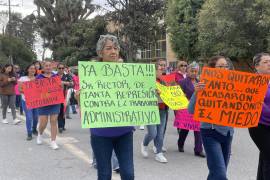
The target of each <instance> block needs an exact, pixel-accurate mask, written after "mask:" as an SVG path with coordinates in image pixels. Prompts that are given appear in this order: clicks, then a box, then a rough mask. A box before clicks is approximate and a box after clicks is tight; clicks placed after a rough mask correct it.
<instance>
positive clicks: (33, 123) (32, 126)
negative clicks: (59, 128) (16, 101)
mask: <svg viewBox="0 0 270 180" xmlns="http://www.w3.org/2000/svg"><path fill="white" fill-rule="evenodd" d="M25 72H26V74H25V75H26V76H22V77H21V78H20V79H19V80H18V82H19V91H20V92H21V95H22V107H23V110H24V113H25V116H26V129H27V139H26V140H27V141H30V140H32V134H37V124H38V110H37V109H35V108H34V109H28V108H27V107H26V102H25V97H24V94H23V89H22V83H23V82H27V81H34V80H35V79H36V77H35V75H36V68H35V65H34V64H31V65H29V66H27V68H26V70H25Z"/></svg>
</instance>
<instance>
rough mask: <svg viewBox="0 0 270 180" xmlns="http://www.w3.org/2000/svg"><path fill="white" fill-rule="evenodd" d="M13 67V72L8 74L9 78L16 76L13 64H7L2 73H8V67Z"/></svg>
mask: <svg viewBox="0 0 270 180" xmlns="http://www.w3.org/2000/svg"><path fill="white" fill-rule="evenodd" d="M9 66H11V72H9V73H8V75H9V76H15V73H14V68H13V65H12V64H6V65H5V66H4V67H3V69H2V71H1V72H2V73H6V69H7V67H9Z"/></svg>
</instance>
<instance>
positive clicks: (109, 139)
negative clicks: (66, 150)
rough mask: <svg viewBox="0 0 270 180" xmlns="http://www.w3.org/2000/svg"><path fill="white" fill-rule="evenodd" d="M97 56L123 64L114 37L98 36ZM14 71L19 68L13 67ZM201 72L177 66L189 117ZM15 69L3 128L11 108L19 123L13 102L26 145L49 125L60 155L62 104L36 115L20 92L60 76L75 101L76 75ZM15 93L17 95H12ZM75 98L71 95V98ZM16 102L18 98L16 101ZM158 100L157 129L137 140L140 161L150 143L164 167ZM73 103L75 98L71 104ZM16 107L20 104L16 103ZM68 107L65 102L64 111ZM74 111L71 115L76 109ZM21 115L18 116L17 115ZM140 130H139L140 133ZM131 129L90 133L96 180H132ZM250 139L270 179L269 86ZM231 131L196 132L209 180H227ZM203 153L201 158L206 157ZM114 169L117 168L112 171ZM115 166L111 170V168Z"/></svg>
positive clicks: (5, 82)
mask: <svg viewBox="0 0 270 180" xmlns="http://www.w3.org/2000/svg"><path fill="white" fill-rule="evenodd" d="M96 49H97V54H98V56H99V58H98V61H100V62H118V63H119V62H121V59H120V57H119V51H120V45H119V42H118V40H117V38H116V37H115V36H112V35H102V36H100V39H99V41H98V42H97V48H96ZM155 63H156V64H155V65H156V78H157V79H156V81H157V82H160V83H161V84H165V82H163V81H162V79H161V78H160V77H161V76H162V75H164V74H166V67H167V64H166V60H165V59H157V60H156V62H155ZM253 65H254V70H255V71H256V73H258V74H266V75H269V74H270V54H268V53H259V54H257V55H255V56H254V58H253ZM16 67H17V68H18V66H16ZM208 67H210V68H219V69H224V70H233V69H234V67H233V64H232V63H231V61H230V60H229V59H228V58H227V57H224V56H214V57H212V58H210V60H209V61H208ZM199 71H200V67H199V65H198V64H197V63H196V62H192V63H190V64H188V63H187V62H185V61H179V62H178V64H177V69H176V70H175V71H174V72H171V73H175V82H176V83H177V84H178V85H179V86H180V87H181V88H182V90H183V92H184V93H185V95H186V97H187V98H188V99H189V106H188V111H189V112H190V113H191V114H193V113H194V110H195V103H196V96H197V93H198V92H199V91H202V90H203V89H204V88H205V84H204V83H202V82H200V79H198V77H199V76H198V73H199ZM19 72H20V71H18V70H16V69H15V66H13V65H9V64H7V65H5V66H4V67H3V68H2V70H1V75H0V94H1V102H2V118H3V119H2V123H3V124H7V123H9V122H8V121H7V118H6V113H7V110H8V109H9V108H10V109H11V112H12V117H13V124H18V123H20V120H19V119H18V118H17V117H16V99H17V107H18V108H21V109H23V112H24V114H25V116H26V129H27V140H31V139H32V134H34V135H37V138H36V140H37V144H42V142H43V140H42V134H43V133H44V130H45V128H46V126H47V123H48V121H50V125H51V147H52V149H58V148H59V147H58V145H57V143H56V136H57V132H59V133H62V132H63V131H65V118H66V114H67V113H68V112H66V110H65V109H67V111H69V107H68V108H66V107H65V104H66V103H63V104H56V105H50V106H45V107H40V108H37V109H28V108H27V107H26V102H25V101H26V100H25V97H24V94H23V93H24V92H23V88H22V83H23V82H26V81H33V80H36V79H44V78H51V77H55V76H59V77H60V78H61V85H62V87H63V93H64V95H65V97H66V99H70V98H69V97H70V94H71V93H70V92H71V91H72V92H74V91H73V90H70V89H75V91H76V98H77V100H79V96H80V91H79V85H78V82H79V80H78V76H77V75H78V74H77V72H73V74H71V73H70V72H69V71H68V69H67V67H66V66H65V65H64V64H61V63H59V64H58V65H57V72H54V71H53V69H52V66H51V62H49V61H46V62H44V63H43V64H42V65H41V64H40V63H39V62H35V63H33V64H30V65H29V66H27V68H26V69H25V72H24V74H21V73H19ZM16 88H18V91H19V93H17V95H16ZM73 94H74V93H73ZM16 96H17V98H16ZM157 96H158V107H159V115H160V124H158V125H147V126H146V134H145V136H144V138H143V139H142V140H141V144H140V146H141V155H142V157H144V158H148V146H149V143H150V142H151V141H153V142H154V152H155V154H156V155H155V160H156V161H157V162H160V163H167V162H168V160H167V158H166V157H165V155H164V151H166V149H165V148H164V146H163V141H164V137H165V136H166V126H167V120H168V110H169V108H168V107H167V106H166V104H165V103H164V102H163V101H162V99H161V98H160V97H159V92H158V91H157ZM71 99H73V101H76V100H74V98H71ZM19 101H20V103H19ZM70 102H71V101H70V100H68V102H67V105H69V103H70ZM74 104H76V102H74V103H72V104H71V106H72V107H73V108H72V109H73V113H76V109H75V108H74V106H73V105H74ZM21 113H22V112H21ZM141 128H142V127H141ZM134 130H135V128H134V127H131V126H130V127H114V128H91V129H90V139H91V147H92V150H93V155H94V159H95V167H96V168H97V175H98V180H110V179H111V176H112V169H118V171H119V173H120V176H121V179H122V180H133V179H135V175H134V164H133V162H134V161H133V133H134ZM248 130H249V134H250V137H251V138H252V140H253V141H254V144H255V145H256V146H257V147H258V149H259V151H260V154H259V166H258V174H257V180H269V179H270V153H269V152H270V85H269V86H268V90H267V94H266V95H265V100H264V104H263V108H262V113H261V117H260V122H259V125H258V126H257V127H253V128H249V129H248ZM188 132H189V131H188V130H184V129H178V134H179V137H178V141H177V142H176V144H177V146H176V148H178V151H179V152H181V153H183V152H184V144H185V140H186V137H187V135H188ZM233 135H234V129H233V128H232V127H226V126H220V125H215V124H209V123H201V129H200V131H199V132H197V131H196V132H195V131H194V140H195V147H194V155H195V156H196V157H200V158H204V157H206V162H207V167H208V169H209V174H208V177H206V178H205V179H208V180H227V179H228V178H227V167H228V166H229V160H230V155H231V144H232V141H233ZM204 151H205V152H204ZM115 164H117V165H116V166H117V168H114V166H115ZM112 166H113V167H112Z"/></svg>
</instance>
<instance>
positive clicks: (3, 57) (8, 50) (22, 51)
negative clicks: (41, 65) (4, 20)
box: [0, 35, 36, 67]
mask: <svg viewBox="0 0 270 180" xmlns="http://www.w3.org/2000/svg"><path fill="white" fill-rule="evenodd" d="M10 56H12V59H13V63H14V64H19V65H21V66H22V67H26V66H27V65H28V64H30V63H31V62H33V61H34V60H35V59H36V56H35V54H34V52H33V51H32V50H31V49H29V48H28V47H27V46H26V45H25V43H24V42H23V41H22V40H21V39H20V38H17V37H13V36H9V35H0V62H1V64H5V63H10V62H9V57H10Z"/></svg>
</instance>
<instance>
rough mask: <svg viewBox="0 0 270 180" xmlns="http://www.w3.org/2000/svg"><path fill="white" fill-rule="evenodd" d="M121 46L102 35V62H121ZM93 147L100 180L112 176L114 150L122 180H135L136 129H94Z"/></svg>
mask: <svg viewBox="0 0 270 180" xmlns="http://www.w3.org/2000/svg"><path fill="white" fill-rule="evenodd" d="M119 51H120V45H119V42H118V40H117V38H116V37H115V36H112V35H102V36H100V38H99V40H98V42H97V53H98V55H99V57H100V59H101V61H102V62H119ZM90 131H91V146H92V149H93V151H94V154H95V157H96V161H97V171H98V180H108V179H111V176H112V168H111V157H112V152H113V150H114V152H115V154H116V157H117V159H118V161H119V166H120V176H121V179H122V180H133V179H134V165H133V131H134V127H112V128H92V129H90Z"/></svg>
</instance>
